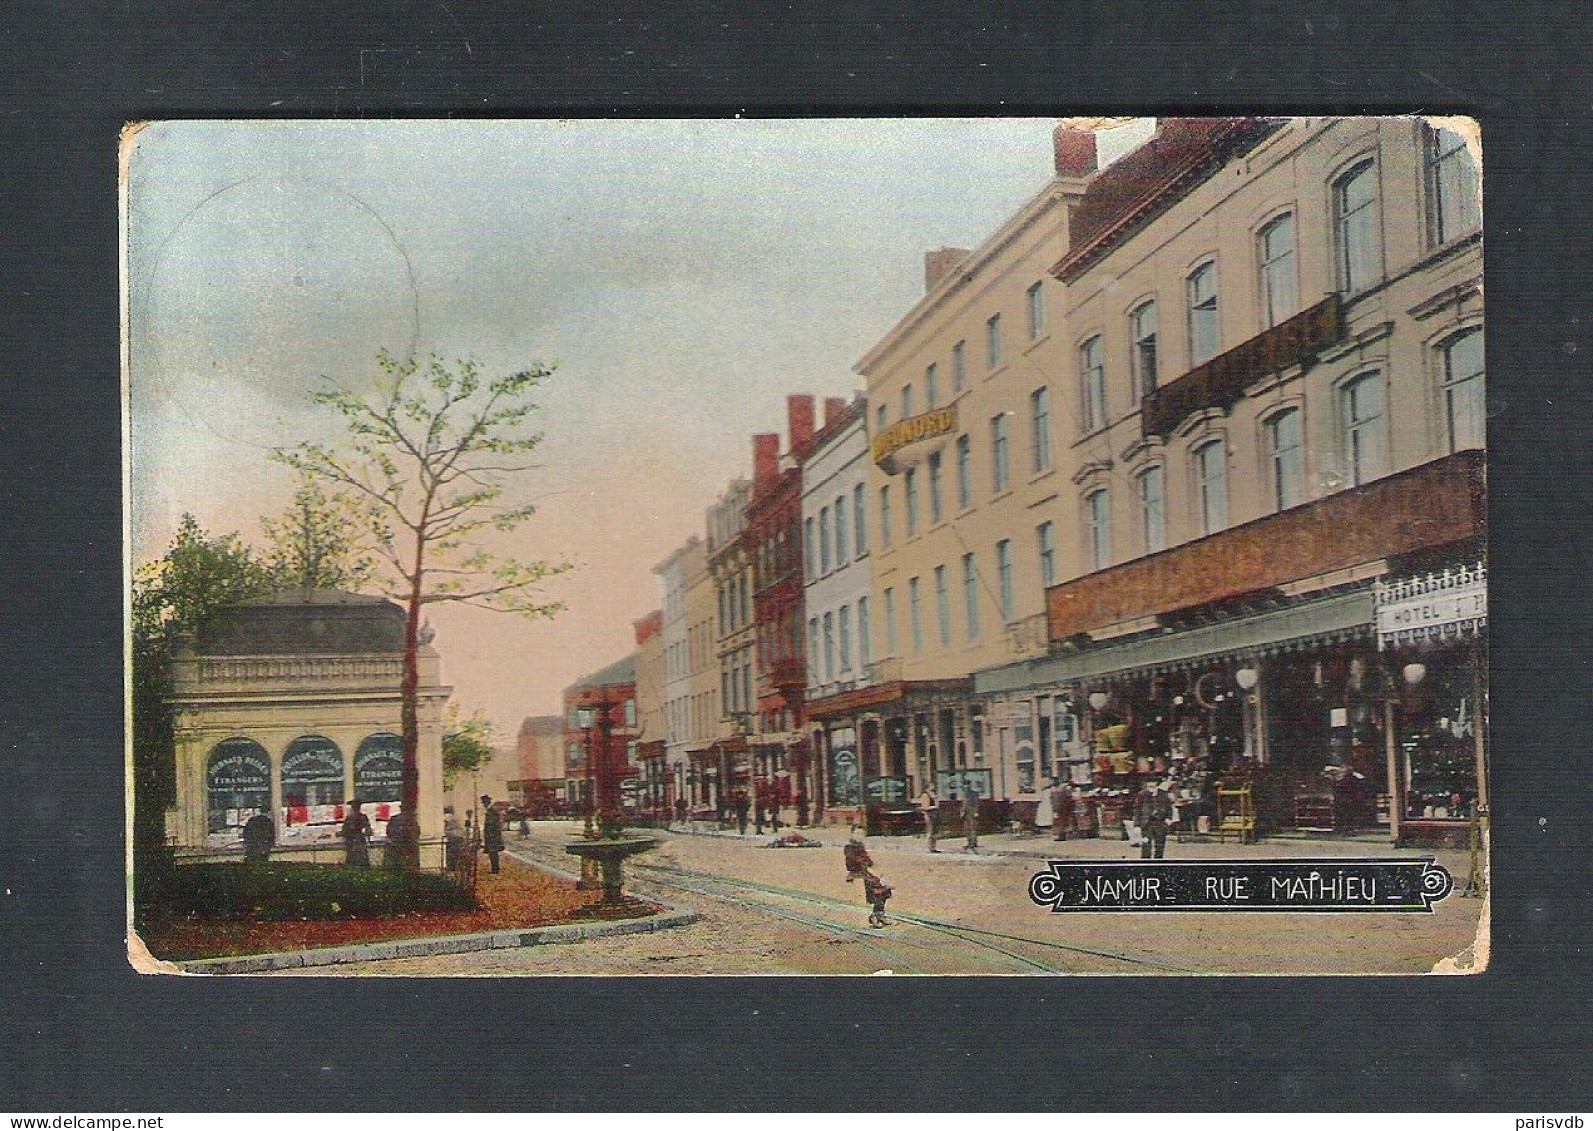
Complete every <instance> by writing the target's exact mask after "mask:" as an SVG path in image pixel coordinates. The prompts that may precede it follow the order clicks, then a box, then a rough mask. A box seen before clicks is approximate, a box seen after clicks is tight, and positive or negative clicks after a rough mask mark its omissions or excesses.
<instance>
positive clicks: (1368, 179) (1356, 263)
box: [1333, 161, 1382, 294]
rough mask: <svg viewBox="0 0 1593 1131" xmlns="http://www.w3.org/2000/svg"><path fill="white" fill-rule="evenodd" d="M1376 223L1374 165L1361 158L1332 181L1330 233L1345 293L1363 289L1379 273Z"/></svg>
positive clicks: (1379, 251) (1380, 270) (1380, 250)
mask: <svg viewBox="0 0 1593 1131" xmlns="http://www.w3.org/2000/svg"><path fill="white" fill-rule="evenodd" d="M1378 222H1379V221H1378V214H1377V166H1376V165H1375V164H1373V163H1372V162H1371V161H1363V162H1361V163H1360V164H1359V165H1357V166H1355V167H1354V168H1353V169H1351V170H1350V171H1349V172H1347V173H1345V174H1344V175H1343V176H1342V177H1340V178H1339V179H1338V180H1337V181H1335V182H1333V234H1334V243H1335V245H1336V250H1337V253H1338V270H1339V289H1340V290H1342V291H1343V292H1344V293H1345V294H1354V293H1355V292H1356V291H1361V290H1365V289H1366V288H1367V287H1369V286H1371V285H1372V284H1373V283H1374V282H1376V281H1377V280H1378V278H1379V277H1380V276H1381V274H1382V264H1381V259H1382V244H1381V238H1380V236H1379V233H1378Z"/></svg>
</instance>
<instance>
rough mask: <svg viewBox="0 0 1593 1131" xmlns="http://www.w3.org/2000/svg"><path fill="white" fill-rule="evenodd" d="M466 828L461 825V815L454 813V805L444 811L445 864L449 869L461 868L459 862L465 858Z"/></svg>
mask: <svg viewBox="0 0 1593 1131" xmlns="http://www.w3.org/2000/svg"><path fill="white" fill-rule="evenodd" d="M466 843H467V841H466V838H465V829H464V826H463V825H461V824H460V823H459V815H458V814H457V813H455V812H454V808H453V806H452V805H449V806H447V807H446V808H444V809H443V863H444V864H445V865H446V866H447V867H448V868H457V867H459V861H460V860H461V859H463V858H464V855H465V845H466Z"/></svg>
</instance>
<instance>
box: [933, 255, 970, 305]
mask: <svg viewBox="0 0 1593 1131" xmlns="http://www.w3.org/2000/svg"><path fill="white" fill-rule="evenodd" d="M967 258H968V249H967V248H965V247H937V248H936V249H935V250H934V251H926V252H924V293H925V294H928V293H929V292H930V291H932V290H934V289H935V284H936V283H938V282H940V281H941V280H942V279H944V278H945V277H946V276H947V275H949V274H950V273H951V271H952V269H953V268H954V267H956V266H957V264H959V263H961V262H962V261H963V260H964V259H967Z"/></svg>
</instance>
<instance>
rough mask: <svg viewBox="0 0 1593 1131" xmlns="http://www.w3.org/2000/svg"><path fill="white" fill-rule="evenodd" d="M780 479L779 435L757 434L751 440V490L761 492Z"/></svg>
mask: <svg viewBox="0 0 1593 1131" xmlns="http://www.w3.org/2000/svg"><path fill="white" fill-rule="evenodd" d="M779 477H780V434H779V433H778V432H759V433H758V434H757V435H756V436H754V437H753V438H752V489H753V490H754V491H758V492H762V491H766V490H768V489H769V485H770V484H771V483H773V482H774V481H775V480H776V479H778V478H779Z"/></svg>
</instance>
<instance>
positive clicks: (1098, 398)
mask: <svg viewBox="0 0 1593 1131" xmlns="http://www.w3.org/2000/svg"><path fill="white" fill-rule="evenodd" d="M1079 376H1080V379H1081V381H1082V385H1081V388H1080V392H1079V411H1080V417H1079V419H1080V420H1081V422H1082V423H1083V425H1084V431H1086V432H1093V431H1095V430H1096V429H1097V428H1100V427H1102V426H1103V425H1105V424H1106V364H1105V361H1104V360H1103V358H1102V351H1101V336H1100V335H1099V334H1097V335H1095V337H1093V338H1091V339H1090V340H1089V341H1087V342H1085V343H1084V344H1083V345H1082V346H1080V347H1079Z"/></svg>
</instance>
